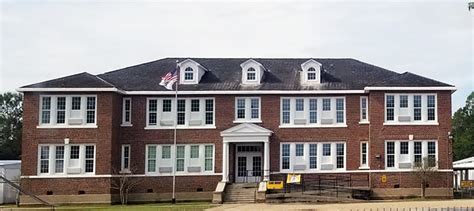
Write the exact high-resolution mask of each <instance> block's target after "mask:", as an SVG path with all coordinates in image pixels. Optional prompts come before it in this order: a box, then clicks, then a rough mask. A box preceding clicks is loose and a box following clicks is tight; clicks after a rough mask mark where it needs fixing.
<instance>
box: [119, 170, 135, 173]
mask: <svg viewBox="0 0 474 211" xmlns="http://www.w3.org/2000/svg"><path fill="white" fill-rule="evenodd" d="M131 173H132V172H131V171H130V170H129V169H123V170H121V171H119V174H131Z"/></svg>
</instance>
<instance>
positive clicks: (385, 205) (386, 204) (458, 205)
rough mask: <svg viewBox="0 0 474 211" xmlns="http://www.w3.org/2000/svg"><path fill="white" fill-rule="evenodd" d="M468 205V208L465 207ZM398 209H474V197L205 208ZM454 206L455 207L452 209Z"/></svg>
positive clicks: (275, 210)
mask: <svg viewBox="0 0 474 211" xmlns="http://www.w3.org/2000/svg"><path fill="white" fill-rule="evenodd" d="M466 207H468V209H466ZM397 208H398V210H399V211H402V210H406V211H408V210H410V208H411V211H415V210H418V211H420V210H422V209H424V210H428V208H431V210H433V208H437V210H441V208H443V209H442V210H446V208H449V210H459V211H467V210H469V211H474V199H457V200H440V201H435V200H427V201H371V202H362V203H347V204H346V203H338V204H300V203H287V204H264V203H260V204H259V203H257V204H223V205H222V206H219V207H214V208H211V209H207V210H209V211H220V210H271V211H277V210H284V211H287V210H318V211H319V210H353V211H357V210H360V211H363V210H366V211H370V210H372V211H376V210H380V211H383V210H385V211H390V210H392V211H396V210H397ZM453 208H455V209H453Z"/></svg>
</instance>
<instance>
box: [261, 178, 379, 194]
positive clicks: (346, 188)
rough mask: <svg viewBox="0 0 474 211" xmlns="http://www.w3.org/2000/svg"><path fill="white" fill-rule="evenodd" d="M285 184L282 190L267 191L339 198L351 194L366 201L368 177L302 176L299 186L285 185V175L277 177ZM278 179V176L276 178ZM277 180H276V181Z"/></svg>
mask: <svg viewBox="0 0 474 211" xmlns="http://www.w3.org/2000/svg"><path fill="white" fill-rule="evenodd" d="M279 176H281V178H282V179H280V180H283V181H284V182H285V183H284V186H283V189H282V190H269V193H292V192H293V193H294V192H301V194H317V195H324V196H331V197H336V198H337V197H339V196H340V193H347V194H352V196H353V197H354V198H363V199H368V197H369V194H370V190H369V175H344V174H342V175H319V174H317V175H302V178H301V182H300V183H299V184H295V183H290V184H288V183H286V181H285V179H286V175H283V174H282V175H279ZM277 177H278V176H277ZM277 180H278V179H277Z"/></svg>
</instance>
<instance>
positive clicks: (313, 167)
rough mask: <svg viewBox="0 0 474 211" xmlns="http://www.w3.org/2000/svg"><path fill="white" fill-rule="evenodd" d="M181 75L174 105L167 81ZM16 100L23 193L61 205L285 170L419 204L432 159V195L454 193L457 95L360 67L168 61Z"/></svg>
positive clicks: (195, 194) (154, 194)
mask: <svg viewBox="0 0 474 211" xmlns="http://www.w3.org/2000/svg"><path fill="white" fill-rule="evenodd" d="M177 60H178V61H177ZM176 62H178V63H176ZM176 65H178V67H179V70H180V71H179V88H178V89H179V91H178V97H177V100H175V92H174V91H170V90H167V89H165V88H164V87H163V86H160V85H159V82H160V80H161V77H162V76H163V75H165V74H166V73H167V72H170V71H171V70H173V69H174V68H175V66H176ZM19 91H21V92H23V93H24V103H23V106H24V117H23V121H24V125H23V141H22V153H23V154H22V164H23V165H22V167H21V168H22V176H21V187H22V188H23V189H25V190H27V191H29V192H31V193H33V194H35V195H38V196H40V197H43V198H44V199H46V200H49V201H50V202H53V203H78V202H91V203H92V202H96V203H110V202H111V201H112V200H113V197H112V196H114V194H116V193H117V192H116V190H114V189H113V188H111V186H112V184H111V180H112V178H114V177H117V175H118V174H120V173H127V172H131V174H132V175H133V177H135V178H139V179H140V183H139V184H138V185H137V186H136V187H135V188H134V189H133V191H132V192H131V194H130V200H135V201H160V200H170V199H171V192H172V175H173V171H175V175H176V191H177V193H176V199H177V200H194V199H199V200H210V199H211V198H212V193H213V192H214V191H215V190H216V187H217V186H218V184H221V183H223V184H230V183H246V182H260V181H268V180H285V179H284V178H285V175H286V174H288V173H297V174H301V175H302V179H303V180H305V181H310V180H311V179H312V178H315V177H316V176H317V175H349V176H352V175H365V176H367V178H368V186H369V187H370V189H371V190H372V196H373V197H374V198H393V197H400V196H410V195H419V193H420V181H419V180H418V179H417V177H416V176H415V175H414V174H413V163H414V162H417V161H421V160H422V159H423V158H424V157H431V158H434V159H436V160H437V162H436V163H435V164H434V165H436V167H437V171H438V173H437V176H433V177H432V178H431V180H430V181H429V183H428V185H429V187H428V192H427V195H428V196H432V197H444V198H450V197H452V184H453V181H452V142H451V140H450V139H449V132H450V130H451V94H452V92H454V91H455V87H454V86H452V85H449V84H445V83H442V82H439V81H435V80H432V79H428V78H425V77H422V76H419V75H416V74H413V73H409V72H405V73H401V74H400V73H396V72H393V71H390V70H387V69H384V68H380V67H377V66H374V65H371V64H367V63H364V62H361V61H358V60H354V59H326V58H325V59H318V58H314V59H311V58H307V59H245V58H166V59H160V60H157V61H153V62H149V63H144V64H140V65H136V66H131V67H127V68H123V69H119V70H115V71H111V72H106V73H103V74H99V75H92V74H89V73H79V74H75V75H71V76H67V77H63V78H58V79H53V80H50V81H45V82H41V83H37V84H32V85H27V86H23V87H21V88H19ZM174 112H176V114H175V113H174ZM175 121H176V122H175ZM175 123H176V128H177V129H176V140H177V145H176V149H175V145H174V144H173V141H174V125H175ZM174 159H176V161H175V162H174ZM118 172H120V173H118ZM22 203H24V204H28V203H34V201H33V200H31V199H30V198H29V197H27V196H23V197H22Z"/></svg>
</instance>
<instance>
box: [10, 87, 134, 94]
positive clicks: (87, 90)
mask: <svg viewBox="0 0 474 211" xmlns="http://www.w3.org/2000/svg"><path fill="white" fill-rule="evenodd" d="M16 91H18V92H118V93H122V94H125V92H124V91H122V90H120V89H117V88H18V89H16Z"/></svg>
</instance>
